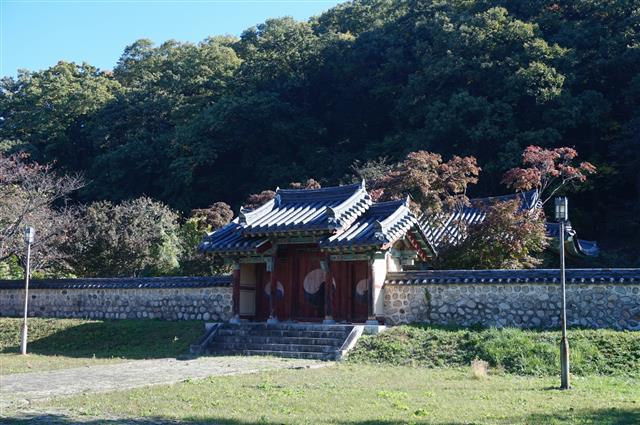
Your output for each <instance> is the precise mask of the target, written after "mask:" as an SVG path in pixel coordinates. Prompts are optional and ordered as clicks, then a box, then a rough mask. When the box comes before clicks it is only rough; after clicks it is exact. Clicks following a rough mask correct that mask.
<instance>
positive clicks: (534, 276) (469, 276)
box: [385, 269, 640, 285]
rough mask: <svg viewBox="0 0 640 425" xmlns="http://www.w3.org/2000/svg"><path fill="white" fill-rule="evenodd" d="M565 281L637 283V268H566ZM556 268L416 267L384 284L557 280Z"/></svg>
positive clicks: (639, 271) (639, 275) (639, 272)
mask: <svg viewBox="0 0 640 425" xmlns="http://www.w3.org/2000/svg"><path fill="white" fill-rule="evenodd" d="M566 277H567V283H570V284H571V283H594V284H611V283H636V284H637V283H640V269H567V271H566ZM559 282H560V271H559V270H558V269H528V270H417V271H404V272H392V273H387V277H386V279H385V284H386V285H424V284H442V283H470V284H473V283H485V284H492V283H559Z"/></svg>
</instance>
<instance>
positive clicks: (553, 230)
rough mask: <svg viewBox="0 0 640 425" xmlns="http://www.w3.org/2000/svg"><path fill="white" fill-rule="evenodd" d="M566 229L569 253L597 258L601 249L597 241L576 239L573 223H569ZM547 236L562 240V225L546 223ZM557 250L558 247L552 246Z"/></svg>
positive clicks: (566, 244)
mask: <svg viewBox="0 0 640 425" xmlns="http://www.w3.org/2000/svg"><path fill="white" fill-rule="evenodd" d="M567 224H568V226H567V227H565V235H564V237H565V243H564V244H565V249H566V250H567V253H568V254H570V255H573V256H586V257H596V256H597V255H598V254H599V253H600V248H599V247H598V243H597V242H596V241H585V240H583V239H578V238H576V231H575V230H573V227H571V223H567ZM546 225H547V235H548V236H550V237H552V238H554V239H558V238H560V225H559V224H558V223H546ZM552 248H554V249H555V250H557V249H556V247H555V246H552Z"/></svg>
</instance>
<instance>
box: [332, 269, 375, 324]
mask: <svg viewBox="0 0 640 425" xmlns="http://www.w3.org/2000/svg"><path fill="white" fill-rule="evenodd" d="M331 272H332V273H333V278H334V280H335V284H336V291H335V293H334V296H333V311H334V318H335V319H336V320H346V321H349V322H364V321H366V320H367V314H368V311H369V310H368V299H367V297H368V295H369V266H368V263H367V261H334V262H332V263H331Z"/></svg>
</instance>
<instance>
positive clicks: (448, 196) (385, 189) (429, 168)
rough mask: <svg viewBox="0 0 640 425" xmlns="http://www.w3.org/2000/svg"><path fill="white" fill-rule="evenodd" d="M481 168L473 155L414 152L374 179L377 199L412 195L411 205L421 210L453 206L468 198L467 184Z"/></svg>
mask: <svg viewBox="0 0 640 425" xmlns="http://www.w3.org/2000/svg"><path fill="white" fill-rule="evenodd" d="M480 171H481V168H480V167H479V166H478V164H477V162H476V159H475V158H474V157H459V156H454V157H453V158H451V159H450V160H449V161H446V162H445V161H443V159H442V155H440V154H437V153H432V152H427V151H417V152H411V153H409V154H408V155H407V157H406V158H405V160H404V161H402V162H400V163H399V164H397V165H396V166H395V167H393V168H392V169H391V171H390V172H389V173H387V174H386V175H384V176H382V177H380V178H378V179H376V180H374V181H373V182H371V196H372V198H373V199H374V200H375V201H378V200H393V199H401V198H403V197H405V196H407V195H411V199H412V207H413V209H414V210H415V211H417V212H420V213H427V212H429V213H435V212H439V211H441V210H442V209H454V208H456V207H459V206H461V205H466V204H467V203H468V202H469V199H468V198H467V188H468V186H469V185H470V184H475V183H477V181H478V175H479V174H480Z"/></svg>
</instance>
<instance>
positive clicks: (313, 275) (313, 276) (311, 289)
mask: <svg viewBox="0 0 640 425" xmlns="http://www.w3.org/2000/svg"><path fill="white" fill-rule="evenodd" d="M324 277H325V272H323V271H322V270H321V269H315V270H311V271H310V272H309V273H307V275H306V276H305V277H304V282H303V284H302V285H303V286H304V292H306V293H307V294H309V295H315V294H317V293H318V291H320V289H322V286H323V285H324Z"/></svg>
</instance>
